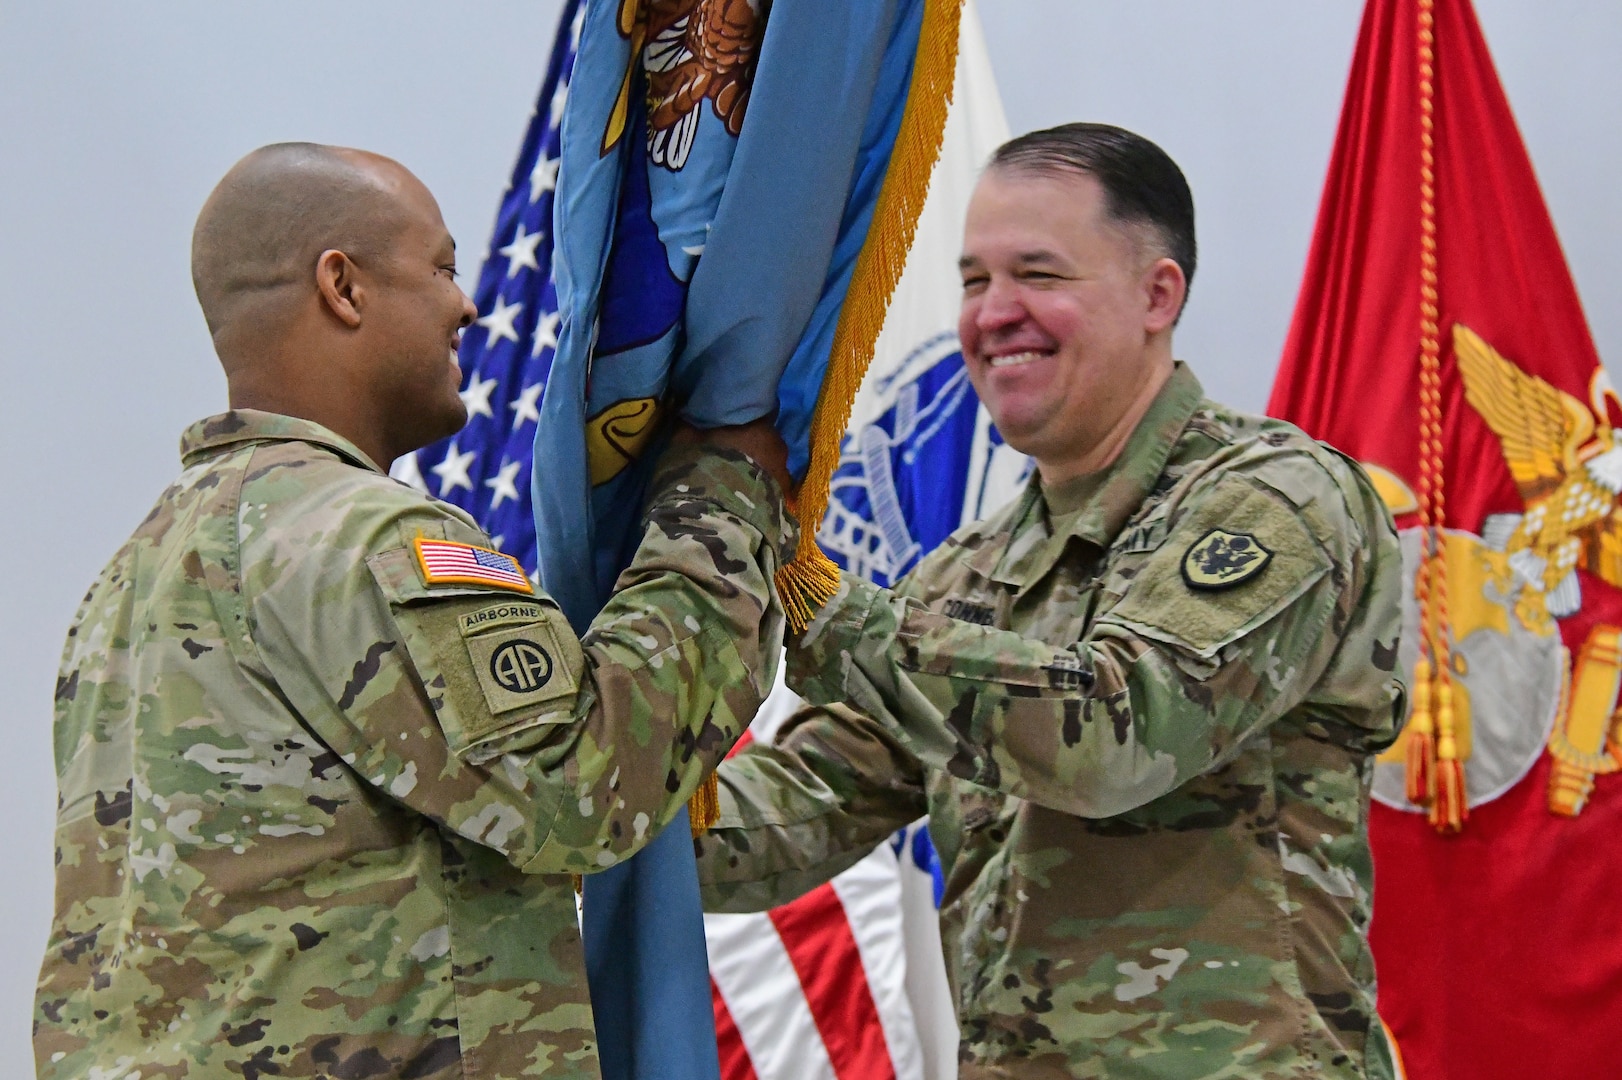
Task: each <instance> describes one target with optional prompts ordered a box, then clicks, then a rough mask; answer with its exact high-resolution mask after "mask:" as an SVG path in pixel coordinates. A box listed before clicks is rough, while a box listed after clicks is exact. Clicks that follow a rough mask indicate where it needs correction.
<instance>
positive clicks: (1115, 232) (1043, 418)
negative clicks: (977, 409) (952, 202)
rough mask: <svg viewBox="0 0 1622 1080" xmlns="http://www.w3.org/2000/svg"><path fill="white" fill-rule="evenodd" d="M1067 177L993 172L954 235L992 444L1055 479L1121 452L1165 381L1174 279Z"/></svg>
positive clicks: (1177, 291)
mask: <svg viewBox="0 0 1622 1080" xmlns="http://www.w3.org/2000/svg"><path fill="white" fill-rule="evenodd" d="M1156 255H1157V252H1156V251H1155V250H1154V245H1153V244H1152V234H1151V233H1148V231H1147V230H1145V229H1143V228H1140V227H1135V226H1131V225H1126V224H1122V223H1119V222H1115V221H1112V220H1110V219H1109V217H1108V215H1107V213H1106V212H1105V192H1104V189H1103V187H1102V186H1100V184H1099V183H1098V181H1097V180H1095V179H1094V178H1093V177H1092V176H1090V175H1087V174H1086V173H1082V172H1079V171H1074V170H1063V171H1042V172H1036V171H1030V170H1025V169H1018V168H992V169H990V170H988V171H987V172H986V174H985V175H984V176H983V177H982V178H981V180H980V183H979V184H978V186H977V187H976V188H975V192H974V197H973V198H972V199H971V200H970V203H969V212H968V217H967V221H966V222H965V226H964V236H963V256H962V259H961V260H960V266H961V269H962V275H963V304H962V309H961V311H960V313H959V317H958V336H959V338H960V340H961V342H962V345H963V359H964V363H965V364H966V365H967V367H968V372H969V379H970V381H971V382H973V384H974V388H975V390H976V391H977V392H978V393H979V395H980V400H981V401H983V402H984V403H985V405H986V408H987V410H988V411H989V412H990V413H991V418H992V419H993V420H994V421H995V422H996V424H997V428H998V430H999V431H1001V433H1002V435H1003V438H1004V439H1006V440H1007V441H1008V444H1009V445H1010V446H1012V447H1014V449H1016V450H1019V451H1021V452H1022V453H1027V454H1030V455H1031V456H1032V457H1034V458H1035V459H1036V461H1037V464H1038V466H1039V467H1040V468H1041V470H1042V475H1043V477H1044V479H1047V480H1049V481H1058V480H1062V479H1065V478H1067V477H1069V476H1073V475H1078V474H1080V473H1083V472H1090V471H1093V470H1094V469H1098V468H1102V467H1103V466H1105V465H1107V464H1108V463H1109V461H1110V460H1111V459H1112V458H1113V456H1114V453H1116V452H1119V449H1120V446H1121V445H1123V444H1124V441H1125V436H1126V435H1128V434H1130V432H1131V428H1132V427H1133V426H1135V425H1136V422H1137V420H1138V418H1139V417H1141V416H1142V414H1143V411H1144V410H1145V409H1147V408H1148V405H1149V403H1150V402H1151V401H1152V400H1153V399H1154V395H1155V393H1156V392H1158V390H1159V388H1160V386H1161V385H1162V384H1163V383H1164V382H1165V379H1166V377H1167V376H1168V375H1169V374H1170V372H1171V367H1172V361H1171V326H1172V323H1173V321H1174V320H1175V319H1176V316H1177V311H1178V309H1179V308H1180V307H1181V305H1182V299H1183V295H1184V289H1185V283H1184V281H1183V275H1182V271H1181V270H1180V269H1178V267H1177V264H1176V263H1174V262H1173V261H1172V260H1170V259H1167V258H1157V257H1156Z"/></svg>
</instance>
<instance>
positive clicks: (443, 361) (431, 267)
mask: <svg viewBox="0 0 1622 1080" xmlns="http://www.w3.org/2000/svg"><path fill="white" fill-rule="evenodd" d="M401 173H402V174H403V175H402V176H401V177H400V178H399V190H398V198H399V209H400V211H401V218H400V223H399V225H398V231H397V232H396V233H395V235H394V237H393V239H392V242H391V243H390V244H389V247H388V249H387V251H386V253H385V254H384V255H383V257H382V258H380V259H378V260H376V261H375V265H373V266H371V267H363V269H364V270H367V271H369V272H370V273H371V275H372V276H373V277H374V279H375V281H376V284H377V291H376V294H375V300H374V305H375V306H374V307H373V308H372V309H371V310H370V311H369V312H368V313H367V316H368V317H367V321H366V322H367V330H368V331H369V332H370V333H371V334H372V335H374V336H373V338H372V342H371V349H370V350H369V351H370V352H371V354H372V357H373V372H372V377H373V379H375V385H376V386H377V388H378V390H379V392H380V394H381V396H382V397H383V398H384V399H385V401H386V406H387V409H388V419H389V424H388V426H389V428H390V431H391V434H392V436H393V440H394V441H395V443H396V444H397V445H399V446H402V447H404V449H402V450H401V451H400V452H401V453H404V452H406V450H413V449H416V448H417V447H419V446H426V445H427V444H428V443H431V442H433V441H435V440H436V439H440V438H444V437H445V436H447V435H452V434H455V433H456V432H457V431H459V430H461V428H462V425H463V424H465V423H466V422H467V409H466V407H465V406H464V405H463V403H462V399H461V397H460V396H459V395H458V393H457V391H458V389H459V387H460V385H461V377H462V376H461V369H460V368H459V367H458V365H457V359H456V354H457V348H458V345H459V344H460V341H461V336H462V334H461V331H462V329H463V328H464V327H466V326H467V325H468V324H469V323H471V322H472V321H473V319H474V317H475V315H476V314H477V312H476V310H475V309H474V307H473V302H472V301H471V300H469V299H468V297H467V294H466V293H464V292H463V291H462V289H461V287H460V286H459V285H457V283H456V242H455V241H454V240H452V239H451V235H450V233H449V231H447V230H446V228H445V222H444V219H443V218H442V217H441V216H440V211H439V204H438V203H437V202H435V201H434V197H433V195H431V194H430V193H429V191H428V189H427V188H426V187H424V186H423V185H422V183H421V182H420V181H418V180H417V178H416V177H414V176H411V175H410V174H409V173H406V172H405V171H404V170H403V169H402V170H401Z"/></svg>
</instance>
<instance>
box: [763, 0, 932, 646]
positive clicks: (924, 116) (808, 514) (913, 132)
mask: <svg viewBox="0 0 1622 1080" xmlns="http://www.w3.org/2000/svg"><path fill="white" fill-rule="evenodd" d="M961 7H962V0H925V4H924V17H923V24H922V26H921V27H920V28H919V31H918V50H917V53H916V55H915V56H914V58H913V64H912V82H911V84H910V86H909V87H908V90H907V105H906V109H905V111H904V112H903V113H902V116H901V127H900V129H899V130H898V131H897V133H896V139H895V147H894V149H892V150H891V152H890V165H889V168H888V169H887V170H886V171H885V174H884V185H883V187H882V188H880V190H879V197H878V203H877V205H876V206H875V207H874V209H873V221H872V224H871V225H869V226H868V232H867V239H866V240H865V241H864V242H863V244H862V250H861V253H860V254H859V255H858V256H857V258H856V268H855V271H854V272H853V273H852V274H851V279H850V287H849V288H848V289H847V290H846V292H845V302H844V305H843V306H842V307H841V309H840V313H839V323H838V325H837V326H836V327H835V328H834V340H833V347H832V349H831V350H830V351H829V355H828V371H827V374H826V375H825V376H824V377H823V381H822V390H821V392H820V393H819V394H818V396H817V406H816V409H815V411H814V412H813V413H812V414H811V432H810V439H809V444H810V445H809V449H810V457H811V460H810V464H809V466H808V467H807V469H806V474H805V480H804V481H803V482H802V483H801V485H800V490H799V493H798V495H797V498H798V503H799V505H798V507H797V516H798V517H799V520H800V524H801V527H802V528H801V532H800V543H799V547H798V549H796V551H795V553H794V558H793V559H791V560H790V561H789V562H787V563H786V564H784V565H783V566H782V567H780V568H779V569H778V571H777V591H778V594H779V595H780V596H781V597H782V598H783V606H784V609H785V611H786V613H787V615H788V619H789V624H790V625H791V626H792V627H793V628H794V630H795V632H801V631H803V630H804V629H805V628H806V626H807V625H808V624H809V623H810V621H811V616H812V615H813V614H815V613H816V610H817V609H818V608H820V607H821V606H822V605H823V604H825V603H827V602H828V600H829V598H830V597H832V596H833V594H834V592H835V590H837V589H838V588H839V567H838V566H836V565H835V564H834V562H833V560H831V559H829V558H828V556H827V555H826V554H824V553H823V551H822V549H821V548H820V547H818V546H817V541H816V531H817V526H818V525H819V524H820V523H821V522H822V516H823V514H824V513H825V512H826V511H827V509H828V484H829V482H830V481H831V480H832V479H833V474H834V470H835V469H836V468H838V466H839V450H840V442H841V441H842V439H843V437H844V434H845V425H846V424H848V423H849V422H850V410H851V406H852V405H854V404H855V401H856V392H857V390H859V389H860V388H861V385H862V377H863V376H864V375H866V374H867V367H868V365H869V364H870V363H872V361H873V348H874V345H875V344H876V343H877V341H878V337H879V331H880V330H882V329H883V327H884V317H885V315H886V314H887V313H888V311H889V308H890V299H891V297H892V296H894V294H895V287H896V283H897V282H899V281H900V280H901V272H902V270H903V269H905V267H906V265H907V253H908V251H910V250H911V248H912V238H913V235H914V234H915V233H916V232H917V229H918V215H919V214H920V213H922V212H923V209H924V200H925V198H926V197H927V196H928V194H929V181H930V177H931V176H932V175H933V174H934V171H935V162H936V160H937V159H939V157H940V151H941V138H942V136H943V135H944V133H945V130H946V113H947V110H948V109H949V108H950V107H951V103H952V88H953V82H954V80H955V79H956V76H957V46H958V24H959V21H960V19H961V15H962V13H961Z"/></svg>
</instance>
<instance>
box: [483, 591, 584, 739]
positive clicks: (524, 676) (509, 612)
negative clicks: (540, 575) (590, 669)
mask: <svg viewBox="0 0 1622 1080" xmlns="http://www.w3.org/2000/svg"><path fill="white" fill-rule="evenodd" d="M556 618H557V619H561V618H562V615H561V614H557V615H556ZM457 621H458V624H459V625H460V627H461V631H462V639H463V640H464V641H465V642H466V643H467V652H468V658H469V659H470V660H472V661H473V674H474V677H475V678H477V679H478V681H479V689H480V690H482V691H484V700H485V703H486V704H487V705H489V707H490V712H491V713H492V714H499V713H504V712H508V711H510V710H512V709H522V708H534V707H535V706H536V705H541V704H544V703H546V702H548V701H554V700H556V699H559V698H572V697H573V696H574V694H575V691H576V690H577V689H578V688H579V686H580V681H579V678H578V671H577V668H578V666H579V664H580V648H579V646H578V645H577V644H576V643H575V642H574V641H573V640H572V638H571V640H570V641H569V643H568V645H566V644H565V643H564V642H563V641H562V640H560V639H559V636H558V631H557V628H556V627H555V626H554V625H553V621H554V612H553V611H552V609H550V608H547V607H544V606H542V605H541V604H530V603H524V602H523V601H513V602H510V603H500V604H490V605H488V606H486V607H482V608H479V609H478V610H476V611H470V612H467V613H466V614H464V615H462V616H461V618H460V619H458V620H457ZM571 645H572V646H574V647H573V648H570V647H569V646H571Z"/></svg>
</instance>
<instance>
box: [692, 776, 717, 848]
mask: <svg viewBox="0 0 1622 1080" xmlns="http://www.w3.org/2000/svg"><path fill="white" fill-rule="evenodd" d="M720 820H721V785H720V784H719V783H718V782H717V781H716V779H715V774H714V773H708V774H706V775H705V777H704V780H703V782H702V783H700V784H699V785H698V790H697V791H695V792H693V797H692V798H691V799H688V800H687V824H688V826H689V827H690V828H691V829H692V831H693V835H694V836H703V835H704V834H705V833H707V832H709V831H710V830H711V829H713V828H715V823H716V822H717V821H720Z"/></svg>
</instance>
